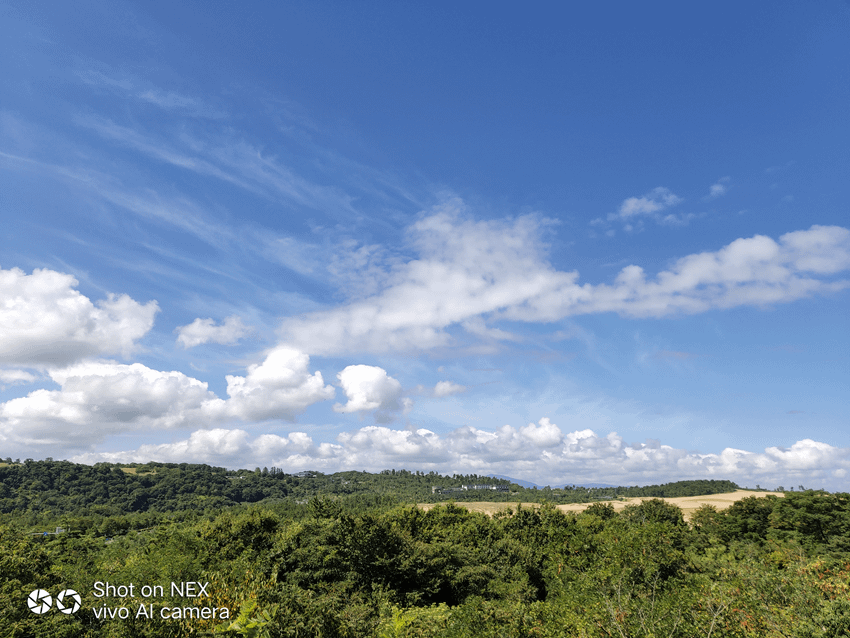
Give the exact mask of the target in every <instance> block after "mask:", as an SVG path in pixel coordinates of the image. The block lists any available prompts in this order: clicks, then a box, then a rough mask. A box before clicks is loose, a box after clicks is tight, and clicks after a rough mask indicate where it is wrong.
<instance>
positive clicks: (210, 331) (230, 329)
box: [176, 315, 249, 348]
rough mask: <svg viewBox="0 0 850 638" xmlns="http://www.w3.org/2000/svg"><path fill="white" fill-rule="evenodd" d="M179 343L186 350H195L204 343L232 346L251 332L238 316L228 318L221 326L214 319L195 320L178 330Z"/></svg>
mask: <svg viewBox="0 0 850 638" xmlns="http://www.w3.org/2000/svg"><path fill="white" fill-rule="evenodd" d="M176 332H178V333H179V334H178V336H177V341H178V342H179V343H180V344H181V345H182V346H183V347H184V348H194V347H195V346H199V345H201V344H204V343H220V344H223V345H232V344H234V343H236V342H237V341H239V340H240V339H241V338H242V337H244V336H245V335H246V334H248V332H249V330H248V328H247V327H246V326H245V324H243V323H242V320H241V319H240V318H239V317H237V316H236V315H233V316H230V317H227V318H226V319H225V320H224V323H223V324H221V325H220V326H217V325H215V322H214V321H213V320H212V319H201V318H198V319H195V320H194V321H193V322H192V323H190V324H189V325H186V326H180V327H179V328H177V329H176Z"/></svg>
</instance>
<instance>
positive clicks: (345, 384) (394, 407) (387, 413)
mask: <svg viewBox="0 0 850 638" xmlns="http://www.w3.org/2000/svg"><path fill="white" fill-rule="evenodd" d="M336 376H337V378H338V379H339V382H340V385H341V386H342V389H343V392H345V396H346V397H348V402H347V403H346V404H345V405H342V404H340V403H337V404H335V405H334V407H333V409H334V412H340V413H343V414H345V413H350V412H366V411H371V410H376V411H377V412H376V413H375V418H376V419H377V420H378V421H388V420H391V413H393V412H398V411H399V410H405V411H408V410H409V409H410V408H411V407H412V406H413V402H412V401H411V400H410V399H406V398H405V399H403V398H402V396H401V393H402V388H401V383H399V382H398V380H397V379H393V378H392V377H391V376H389V375H388V374H387V371H386V370H384V369H383V368H379V367H378V366H366V365H354V366H348V367H346V368H345V369H344V370H343V371H342V372H340V373H339V374H337V375H336Z"/></svg>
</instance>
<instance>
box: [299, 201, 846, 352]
mask: <svg viewBox="0 0 850 638" xmlns="http://www.w3.org/2000/svg"><path fill="white" fill-rule="evenodd" d="M461 213H462V204H460V203H459V202H458V201H454V202H450V203H448V204H446V205H444V206H443V207H441V208H440V209H439V210H437V211H436V212H435V213H433V214H431V215H430V216H428V217H425V218H423V219H422V220H420V221H419V222H417V223H416V224H414V225H413V226H412V227H411V229H410V236H411V238H412V241H413V244H414V246H415V247H416V248H417V249H418V252H419V257H418V258H417V259H413V260H411V261H409V262H408V263H406V264H404V265H403V266H399V267H397V268H395V270H394V272H393V275H392V276H391V277H389V278H388V280H387V282H386V284H385V285H384V287H383V288H382V289H381V290H380V292H378V293H376V294H374V295H371V296H369V297H367V298H365V299H361V300H357V301H354V302H352V303H349V304H346V305H343V306H341V307H338V308H334V309H331V310H327V311H320V312H314V313H310V314H307V315H304V316H302V317H299V318H291V319H287V320H285V321H284V323H283V325H282V334H283V337H284V339H285V340H286V341H287V342H289V343H292V344H293V345H295V346H297V347H299V348H300V349H302V350H304V351H306V352H311V353H315V354H334V353H349V352H354V351H361V352H362V351H367V352H369V351H371V352H399V351H413V350H425V349H431V348H437V347H443V346H448V345H450V344H452V343H453V341H454V336H453V333H451V332H450V331H449V329H450V328H451V327H452V326H462V327H463V328H464V329H465V331H466V334H467V335H473V336H475V335H477V336H483V337H484V338H486V339H490V340H499V339H508V338H516V337H514V336H513V335H511V334H510V333H508V332H506V331H503V330H500V329H499V328H498V327H494V326H493V325H492V324H494V323H496V322H498V321H500V320H510V321H520V322H553V321H559V320H562V319H564V318H566V317H570V316H575V315H582V314H595V313H604V312H616V313H618V314H620V315H622V316H627V317H664V316H668V315H675V314H694V313H700V312H705V311H708V310H712V309H725V308H733V307H737V306H748V305H749V306H766V305H770V304H776V303H787V302H790V301H794V300H797V299H801V298H804V297H809V296H812V295H814V294H823V293H829V292H835V291H838V290H841V289H843V288H846V287H847V286H848V282H847V281H843V280H840V281H832V280H830V278H829V277H827V276H828V275H834V274H836V273H838V272H841V271H844V270H847V269H848V268H850V231H848V230H847V229H846V228H841V227H838V226H828V227H827V226H813V227H812V228H810V229H809V230H800V231H795V232H791V233H787V234H785V235H782V236H781V237H780V238H779V240H778V241H775V240H773V239H771V238H769V237H764V236H761V235H756V236H754V237H751V238H746V239H736V240H735V241H733V242H732V243H730V244H729V245H727V246H725V247H723V248H721V249H720V250H718V251H715V252H704V253H699V254H694V255H689V256H686V257H683V258H681V259H679V260H677V261H676V262H674V263H673V265H672V266H671V267H670V268H669V269H667V270H665V271H662V272H660V273H658V274H657V275H656V276H655V277H648V276H647V274H646V273H645V272H644V271H643V269H642V268H641V267H639V266H637V265H630V266H627V267H626V268H624V269H623V270H622V271H621V272H620V273H619V274H618V275H617V277H616V278H615V280H614V282H613V283H611V284H604V283H603V284H597V285H593V284H589V283H585V284H581V283H579V274H578V272H575V271H572V272H566V271H559V270H556V269H555V268H553V267H552V265H551V264H550V263H549V262H548V261H547V259H546V255H545V250H544V247H543V246H542V244H541V241H540V239H539V227H540V222H539V220H537V219H536V218H534V217H530V216H525V217H519V218H517V219H515V220H513V221H508V222H499V221H471V220H468V219H464V218H463V217H462V216H461Z"/></svg>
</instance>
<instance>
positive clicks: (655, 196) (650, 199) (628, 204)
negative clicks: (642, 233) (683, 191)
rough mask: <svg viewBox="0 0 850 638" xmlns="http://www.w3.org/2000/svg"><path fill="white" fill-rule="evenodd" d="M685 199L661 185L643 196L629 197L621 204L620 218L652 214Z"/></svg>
mask: <svg viewBox="0 0 850 638" xmlns="http://www.w3.org/2000/svg"><path fill="white" fill-rule="evenodd" d="M683 201H685V200H683V199H682V198H681V197H679V196H678V195H675V194H674V193H673V192H672V191H671V190H670V189H669V188H664V187H663V186H659V187H658V188H654V189H652V190H651V191H649V192H648V193H647V194H646V195H644V196H643V197H629V198H628V199H625V200H623V203H622V204H620V210H619V213H618V215H617V217H619V218H620V219H628V218H629V217H634V216H636V215H650V214H652V213H657V212H659V211H662V210H664V209H665V208H669V207H670V206H675V205H676V204H680V203H682V202H683Z"/></svg>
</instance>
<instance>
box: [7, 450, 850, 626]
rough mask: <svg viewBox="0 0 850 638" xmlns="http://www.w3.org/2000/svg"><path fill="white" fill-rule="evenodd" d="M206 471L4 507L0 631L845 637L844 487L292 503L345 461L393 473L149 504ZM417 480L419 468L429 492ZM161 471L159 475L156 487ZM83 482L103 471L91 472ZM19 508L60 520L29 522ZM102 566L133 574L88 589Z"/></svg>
mask: <svg viewBox="0 0 850 638" xmlns="http://www.w3.org/2000/svg"><path fill="white" fill-rule="evenodd" d="M37 465H38V464H36V463H34V462H33V463H30V464H22V466H19V467H17V468H14V469H16V470H21V469H23V468H24V466H32V468H30V469H33V468H35V467H36V466H37ZM69 465H70V464H69ZM40 467H41V468H42V469H44V468H47V467H56V468H59V469H61V468H62V467H65V466H64V465H63V464H61V463H54V464H52V465H51V464H49V463H45V464H44V465H42V466H40ZM145 467H147V466H145ZM140 468H141V471H140ZM203 468H204V466H185V467H183V466H157V467H156V468H155V472H156V473H155V474H154V473H153V471H152V470H150V468H148V470H145V469H143V468H142V466H140V467H137V468H135V470H136V473H135V474H130V473H127V472H123V471H121V470H118V471H117V472H116V468H114V467H109V466H98V467H95V468H91V471H92V474H91V475H89V474H86V470H84V469H81V470H80V474H79V475H78V476H79V477H83V476H95V475H97V476H102V477H104V480H106V478H109V480H107V481H106V482H107V484H108V483H109V482H110V481H114V482H115V484H116V485H118V484H122V485H126V484H129V485H136V483H135V482H134V481H135V480H137V479H135V478H133V477H141V478H144V477H145V476H149V477H150V478H152V477H154V476H156V477H160V478H158V479H155V480H154V482H153V483H151V484H149V485H148V487H146V488H144V489H147V490H149V491H150V493H151V495H149V497H148V500H147V502H148V503H149V507H148V508H147V509H146V510H141V509H137V510H135V511H123V510H122V511H121V512H120V513H117V514H110V513H109V511H106V510H109V508H115V507H118V506H119V505H121V504H122V503H126V502H128V501H126V500H123V499H124V498H125V496H124V494H125V492H124V491H121V490H119V489H118V488H116V490H115V493H116V494H119V495H120V498H119V500H116V501H115V502H109V501H106V502H104V503H101V504H99V505H90V504H88V503H87V502H86V499H85V498H84V495H83V497H81V498H80V500H79V501H78V502H77V511H76V512H71V513H58V512H53V511H52V510H49V509H42V510H40V511H38V512H34V511H32V510H29V513H28V512H27V511H21V510H14V511H11V512H7V514H6V515H5V518H4V522H3V524H2V525H0V636H15V637H22V638H23V637H36V636H38V637H42V636H46V637H56V638H78V637H85V636H89V637H92V638H94V637H109V638H112V637H116V638H122V637H127V638H129V637H157V638H158V637H172V636H173V637H177V636H187V637H188V636H196V635H217V636H234V637H235V636H255V637H260V636H265V637H267V638H272V637H274V638H276V637H282V636H287V637H296V636H299V637H306V636H326V637H332V636H351V637H355V636H374V637H376V638H389V637H396V636H422V637H424V636H433V637H437V636H440V637H461V636H464V637H469V638H473V637H474V638H478V637H480V636H484V637H486V636H493V637H495V636H505V637H528V638H531V637H539V636H553V637H554V636H583V637H586V638H591V637H594V638H595V637H603V636H616V637H621V638H623V637H626V636H629V637H633V636H646V637H649V636H669V637H682V638H693V637H695V636H705V637H706V638H711V637H713V636H717V637H720V636H732V637H738V636H741V637H743V636H748V637H749V636H763V637H771V638H773V637H777V638H778V637H780V636H794V637H797V638H815V637H819V638H826V637H830V638H831V637H837V636H848V635H850V495H848V494H828V493H825V492H822V491H811V490H809V491H800V492H788V493H786V494H785V496H784V498H779V497H775V496H769V495H768V496H765V497H762V498H756V497H749V498H745V499H743V500H741V501H738V502H737V503H735V504H734V505H732V506H731V507H730V508H728V509H727V510H724V511H722V512H718V511H716V510H715V509H714V508H712V507H710V506H704V507H703V508H701V509H700V510H698V511H697V512H696V513H695V514H694V515H693V516H692V518H691V520H690V521H689V522H686V521H685V520H684V519H683V516H682V512H681V510H679V509H678V508H677V507H675V506H673V505H671V504H669V503H667V502H666V501H663V500H660V499H651V500H646V501H644V502H643V503H642V504H640V505H634V506H630V507H627V508H626V509H625V510H624V511H622V512H620V513H617V512H615V510H614V508H613V506H612V505H611V504H610V503H609V502H607V501H597V502H595V503H593V504H592V505H591V506H590V507H589V508H588V509H587V510H586V511H585V512H583V513H581V514H575V513H563V512H561V511H559V510H558V509H556V507H555V506H554V504H553V503H552V502H551V501H548V502H545V503H543V504H542V505H541V506H539V507H535V508H531V507H528V506H518V505H517V504H516V503H514V504H506V510H505V511H504V512H502V513H501V514H498V515H496V516H494V517H492V518H491V517H487V516H485V515H483V514H480V513H475V512H470V511H468V510H466V509H464V508H462V507H459V506H457V505H455V504H453V503H448V504H441V505H438V506H437V507H434V508H433V509H430V510H429V511H423V510H422V509H419V508H417V507H415V506H413V505H410V504H403V503H402V502H401V501H403V500H404V499H403V498H400V497H399V496H397V495H393V494H391V493H390V490H385V491H381V490H380V489H377V488H375V489H373V490H372V491H371V492H369V491H366V490H363V491H356V492H354V493H347V494H346V493H343V494H340V493H336V492H332V491H329V492H328V493H325V494H320V495H317V496H312V497H310V498H309V499H308V500H307V502H306V504H301V503H299V502H298V501H301V500H303V499H301V498H300V497H301V496H304V492H298V490H302V489H303V490H307V489H308V488H307V487H305V486H304V485H307V484H309V485H314V486H315V485H317V483H307V482H309V481H313V480H316V479H321V480H325V479H327V480H328V482H327V485H328V486H336V485H339V487H340V488H341V487H347V486H344V485H342V483H343V480H348V481H352V480H358V479H357V478H356V477H360V479H361V480H364V481H369V480H374V481H375V483H374V484H373V487H374V486H377V485H381V484H384V483H382V482H383V481H388V482H389V483H386V484H390V483H391V481H392V480H393V474H392V473H389V474H382V475H368V474H363V473H345V474H347V475H348V476H349V478H346V479H342V480H338V479H340V477H341V475H334V477H335V478H334V480H330V479H331V477H321V476H316V477H314V478H313V479H309V478H306V477H292V478H299V482H295V481H293V482H291V483H289V484H287V483H285V482H284V483H283V484H284V485H287V486H288V487H287V489H290V490H291V491H290V492H287V493H286V494H285V495H282V496H276V497H274V498H268V497H267V500H265V501H263V502H260V503H253V504H241V505H233V506H230V507H227V508H222V507H206V508H202V507H200V506H199V504H200V503H203V502H204V501H194V507H184V506H181V507H179V508H177V507H175V508H172V509H171V510H170V511H167V510H166V509H165V508H163V509H155V508H153V507H151V506H150V504H151V503H159V502H160V501H159V500H157V499H158V498H159V496H158V492H157V489H162V490H166V489H170V488H167V486H168V485H171V483H172V481H171V480H166V479H165V476H166V475H169V474H171V473H173V474H174V475H175V476H177V477H180V476H195V473H196V472H197V473H203V472H204V471H207V470H204V469H203ZM3 469H4V470H8V468H3ZM212 470H213V469H212V468H209V471H210V472H211V473H214V472H212ZM118 472H120V473H121V474H123V475H125V476H124V477H123V478H121V474H119V473H118ZM181 472H183V473H184V474H180V473H181ZM36 474H37V472H36ZM244 475H245V476H246V478H245V479H237V480H234V481H232V482H237V481H239V482H242V481H246V485H252V482H253V481H256V485H264V482H263V481H265V480H280V479H278V478H277V474H272V473H271V472H269V473H266V474H265V478H264V473H263V472H262V471H260V473H259V474H255V473H252V472H248V473H245V474H244ZM6 476H7V475H4V479H3V484H4V485H6V488H7V490H8V492H9V495H7V496H5V497H4V498H7V499H9V498H29V499H30V500H28V501H19V502H21V503H23V502H27V503H29V504H30V505H32V504H33V503H35V504H38V500H37V499H36V498H35V497H34V494H35V492H36V488H34V487H33V486H32V485H31V484H28V486H27V484H25V481H24V482H21V483H17V484H9V485H7V484H6V478H5V477H6ZM17 476H18V477H20V476H21V475H20V474H19V475H17ZM27 476H29V475H27ZM224 476H225V481H227V480H228V479H227V478H226V477H227V475H226V474H225V475H224ZM249 476H250V477H254V478H249ZM111 477H114V478H111ZM370 477H372V478H370ZM396 477H401V478H402V479H403V481H401V482H400V483H399V484H400V485H402V484H406V483H405V481H409V482H410V484H416V483H418V478H416V477H419V475H416V474H411V473H396ZM283 478H284V479H285V478H286V477H283ZM466 479H467V477H464V480H466ZM21 480H22V481H23V479H21ZM27 480H29V479H27ZM40 480H42V481H43V483H44V487H43V488H42V490H46V492H47V493H51V494H52V493H53V492H56V493H57V494H58V495H57V496H56V498H60V496H59V495H62V496H61V498H66V497H67V498H73V497H75V496H74V494H73V493H72V491H71V490H70V489H69V490H65V491H67V494H65V491H63V490H64V487H63V485H62V481H61V480H59V479H54V481H55V482H54V483H50V482H48V481H46V480H44V479H43V478H42V479H40ZM81 480H82V478H81ZM432 480H433V477H427V476H426V480H425V481H424V483H425V485H426V487H427V491H428V492H429V493H430V481H432ZM158 481H162V482H163V486H164V487H162V488H157V486H158V485H159V483H158ZM301 481H303V482H304V485H302V483H301ZM491 482H492V481H491ZM351 484H352V483H351V482H350V483H349V484H348V485H351ZM92 485H99V483H98V482H97V481H95V480H94V479H93V480H92ZM199 488H200V484H198V485H195V486H194V490H189V491H188V492H181V490H180V485H179V482H177V483H176V484H175V485H174V492H173V493H174V495H175V499H177V501H178V503H181V502H182V503H189V502H191V498H190V497H184V496H181V495H185V494H195V495H197V496H204V494H201V493H200V492H199ZM694 488H695V485H686V486H683V487H682V489H694ZM136 489H141V488H139V487H134V490H133V491H135V490H136ZM221 489H222V490H224V489H226V486H225V485H224V484H222V486H221ZM242 489H244V488H242ZM252 489H253V488H252ZM654 489H670V488H669V487H667V486H656V487H655V488H654ZM674 489H678V488H674ZM27 490H30V492H27ZM567 491H569V490H567ZM531 492H534V490H531ZM537 492H542V490H537ZM132 493H133V492H132V491H131V492H130V494H132ZM108 495H109V491H107V495H106V496H104V495H103V494H100V495H99V496H98V498H101V499H103V498H106V497H107V496H108ZM205 496H210V494H206V495H205ZM218 497H220V496H218ZM181 498H182V499H183V500H182V501H181V500H180V499H181ZM275 499H276V500H275ZM85 508H89V510H90V511H89V512H88V513H86V510H85ZM97 508H106V510H104V511H103V512H101V513H96V512H95V511H94V510H96V509H97ZM110 511H111V510H110ZM33 517H34V518H33ZM51 517H53V518H51ZM32 520H38V522H39V524H46V523H48V522H50V523H51V524H52V523H55V524H56V525H61V526H64V527H65V531H64V532H60V533H55V534H50V535H43V534H32V531H33V527H32V525H31V522H32ZM87 522H88V523H89V524H86V523H87ZM95 523H97V524H95ZM107 528H108V529H107ZM39 529H40V528H39ZM105 530H106V531H109V535H110V538H105V537H104V531H105ZM195 581H197V582H201V583H204V584H205V583H209V585H205V586H204V590H205V591H204V592H203V593H202V594H201V595H200V596H199V597H197V598H185V597H181V596H180V595H179V594H180V592H177V593H174V592H172V591H171V590H170V587H169V585H170V583H172V582H174V583H177V584H181V583H186V582H195ZM98 582H101V583H102V585H101V587H103V586H104V585H103V583H106V582H108V583H110V584H111V585H112V586H118V587H120V586H122V585H123V586H125V587H127V586H129V585H130V584H134V585H135V587H136V589H135V591H134V592H133V594H132V595H131V594H130V593H129V592H128V591H127V590H126V589H125V590H123V591H122V590H118V591H115V592H114V593H115V596H114V597H111V598H98V597H97V595H96V594H97V592H98V589H97V587H96V583H98ZM143 585H148V586H155V585H161V586H163V590H162V594H161V595H159V596H156V597H154V598H143V597H141V596H140V593H139V590H140V588H141V587H142V586H143ZM36 589H45V590H47V591H48V592H49V593H50V594H51V595H52V596H54V597H55V596H56V595H57V593H58V592H59V591H60V590H63V589H73V590H75V591H77V592H79V593H80V594H81V595H82V600H83V606H82V608H81V609H80V610H79V611H78V612H77V613H75V614H69V615H65V614H62V613H59V611H58V610H57V609H56V608H52V609H51V611H49V612H47V613H46V614H44V615H36V614H34V613H31V612H30V611H29V610H28V609H27V606H26V604H25V601H26V597H27V595H28V594H29V593H30V592H32V591H33V590H36ZM101 591H102V590H101ZM142 604H145V605H146V606H149V608H150V609H152V610H153V612H154V613H152V614H150V616H151V617H150V618H148V617H146V616H145V615H141V616H139V615H138V614H139V611H138V610H139V607H140V606H141V605H142ZM187 605H189V606H190V607H196V608H207V609H212V608H215V609H217V610H221V609H222V608H227V609H228V610H229V614H228V615H229V617H228V618H221V617H220V616H217V617H216V618H180V617H171V618H168V617H166V618H163V617H162V615H161V613H160V610H162V609H168V610H172V611H173V610H174V609H183V608H184V607H185V606H187ZM106 607H109V608H110V609H112V611H113V612H115V611H116V610H118V609H120V608H121V607H124V608H126V609H127V610H128V618H127V619H124V620H120V619H118V618H115V619H111V618H109V617H108V616H105V614H106V612H105V611H104V610H105V609H106ZM172 611H169V612H168V613H169V614H170V613H172ZM219 613H220V612H219Z"/></svg>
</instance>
